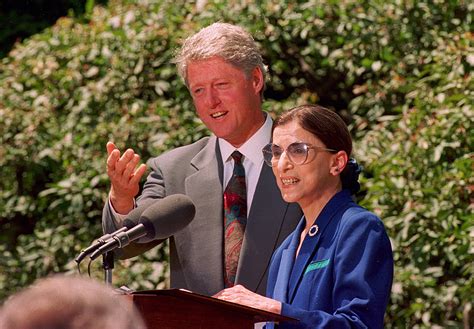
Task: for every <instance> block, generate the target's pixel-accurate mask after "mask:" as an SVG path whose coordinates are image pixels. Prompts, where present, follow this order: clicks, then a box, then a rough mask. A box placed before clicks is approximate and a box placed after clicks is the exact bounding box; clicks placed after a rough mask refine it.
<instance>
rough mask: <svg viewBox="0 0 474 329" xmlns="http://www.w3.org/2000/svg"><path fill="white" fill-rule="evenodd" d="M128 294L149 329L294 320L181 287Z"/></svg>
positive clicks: (235, 328)
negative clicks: (181, 288)
mask: <svg viewBox="0 0 474 329" xmlns="http://www.w3.org/2000/svg"><path fill="white" fill-rule="evenodd" d="M127 296H128V297H129V298H131V299H132V300H133V303H134V304H135V306H136V307H137V308H138V310H139V311H140V313H141V314H142V316H143V319H144V320H145V324H146V325H147V328H148V329H155V328H160V329H183V328H203V329H214V328H215V329H217V328H219V329H222V328H226V329H245V328H248V329H253V328H254V324H255V323H257V322H266V321H276V322H286V321H290V322H293V321H297V320H295V319H293V318H289V317H286V316H282V315H278V314H274V313H270V312H266V311H262V310H259V309H256V308H252V307H247V306H242V305H239V304H235V303H230V302H226V301H223V300H219V299H217V298H213V297H208V296H204V295H200V294H196V293H193V292H188V291H185V290H180V289H168V290H146V291H137V292H133V293H131V294H129V295H127Z"/></svg>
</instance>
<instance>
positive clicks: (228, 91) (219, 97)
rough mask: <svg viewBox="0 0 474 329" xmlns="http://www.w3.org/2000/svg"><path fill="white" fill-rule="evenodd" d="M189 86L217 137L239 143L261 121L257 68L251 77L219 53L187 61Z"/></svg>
mask: <svg viewBox="0 0 474 329" xmlns="http://www.w3.org/2000/svg"><path fill="white" fill-rule="evenodd" d="M187 78H188V87H189V91H190V92H191V96H192V97H193V101H194V106H195V108H196V111H197V114H198V115H199V117H200V118H201V120H202V121H203V122H204V124H205V125H206V126H207V127H208V128H209V129H210V130H211V131H212V132H213V133H214V134H215V135H216V136H217V137H219V138H223V139H225V140H226V141H228V142H229V143H231V144H232V145H234V146H235V147H239V146H240V145H242V144H243V143H244V142H245V141H246V140H247V139H249V138H250V137H251V136H252V135H253V134H254V133H255V132H256V131H257V130H258V129H259V128H260V127H261V126H262V124H263V120H264V117H263V113H262V111H261V99H260V91H261V90H262V88H263V75H262V72H261V70H260V69H259V68H256V69H254V70H253V72H252V74H251V76H250V77H248V78H247V77H246V75H245V74H244V73H243V72H242V71H241V70H239V69H237V68H236V67H234V66H233V65H231V64H228V63H226V62H225V61H224V60H223V59H222V58H220V57H212V58H209V59H205V60H199V61H192V62H189V64H188V68H187Z"/></svg>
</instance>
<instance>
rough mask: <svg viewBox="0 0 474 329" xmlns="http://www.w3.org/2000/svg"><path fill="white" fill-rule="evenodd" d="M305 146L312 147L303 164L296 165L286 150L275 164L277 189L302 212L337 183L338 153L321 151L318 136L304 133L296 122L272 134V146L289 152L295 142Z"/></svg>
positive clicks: (283, 126)
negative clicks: (336, 158)
mask: <svg viewBox="0 0 474 329" xmlns="http://www.w3.org/2000/svg"><path fill="white" fill-rule="evenodd" d="M296 142H298V143H301V142H303V143H306V144H308V145H310V146H312V147H316V148H310V149H309V150H308V158H307V160H306V162H305V163H303V164H300V165H298V164H293V163H292V162H291V161H290V160H289V158H288V155H287V152H286V151H285V152H284V153H283V154H281V157H280V159H279V161H278V162H277V163H276V165H274V166H273V167H272V168H273V173H274V174H275V177H276V180H277V184H278V187H279V188H280V191H281V194H282V197H283V199H284V200H285V201H286V202H297V203H298V204H299V205H300V206H301V207H302V208H303V209H304V208H305V206H309V205H310V204H311V203H312V202H314V201H315V200H316V199H319V197H321V196H323V195H325V193H328V191H329V190H330V191H331V192H333V189H331V188H332V187H333V186H334V184H337V181H336V180H335V179H338V177H337V178H336V176H335V175H334V174H332V173H334V172H335V166H336V163H335V162H336V161H335V157H336V155H335V154H332V153H330V152H327V151H324V150H321V149H320V148H326V147H327V146H326V145H324V144H323V143H322V142H321V141H320V140H319V139H318V138H317V137H316V136H314V135H313V134H312V133H310V132H309V131H306V130H304V129H303V128H302V127H301V126H300V125H299V124H298V123H297V122H296V121H293V122H289V123H287V124H285V125H282V126H278V127H276V128H275V130H274V131H273V144H275V145H278V146H279V147H281V149H283V150H286V149H287V147H288V145H290V144H292V143H296Z"/></svg>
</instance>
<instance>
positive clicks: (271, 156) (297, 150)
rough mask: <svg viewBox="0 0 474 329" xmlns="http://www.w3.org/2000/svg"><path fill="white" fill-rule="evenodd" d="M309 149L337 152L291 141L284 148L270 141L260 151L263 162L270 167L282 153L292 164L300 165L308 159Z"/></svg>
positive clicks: (278, 159)
mask: <svg viewBox="0 0 474 329" xmlns="http://www.w3.org/2000/svg"><path fill="white" fill-rule="evenodd" d="M310 149H313V150H314V151H315V152H318V151H319V152H331V153H335V152H337V151H336V150H333V149H328V148H324V147H320V146H311V145H310V144H307V143H303V142H297V143H291V144H290V145H288V147H287V148H286V150H284V149H283V148H281V147H280V146H278V145H276V144H272V143H270V144H267V145H265V147H264V148H263V149H262V152H263V159H264V160H265V163H266V164H267V165H269V166H270V167H274V166H276V165H277V164H278V161H280V158H281V156H282V155H283V153H286V156H287V157H288V159H289V160H290V162H291V163H292V164H295V165H302V164H304V163H306V161H307V160H308V153H309V150H310Z"/></svg>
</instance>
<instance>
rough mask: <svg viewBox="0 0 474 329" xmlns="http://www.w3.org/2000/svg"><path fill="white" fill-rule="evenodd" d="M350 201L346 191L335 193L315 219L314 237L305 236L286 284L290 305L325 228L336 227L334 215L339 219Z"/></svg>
mask: <svg viewBox="0 0 474 329" xmlns="http://www.w3.org/2000/svg"><path fill="white" fill-rule="evenodd" d="M350 201H351V199H350V194H349V192H348V191H347V190H343V191H341V192H339V193H337V194H336V195H335V196H334V197H333V198H332V199H331V200H330V201H329V202H328V203H327V204H326V206H325V207H324V208H323V210H322V211H321V213H320V214H319V216H318V218H317V219H315V221H314V224H316V225H318V232H317V233H316V234H315V235H314V236H309V234H308V235H306V237H305V239H304V241H303V245H302V246H301V249H300V252H299V254H298V257H297V258H296V261H295V264H294V267H293V271H292V273H291V276H290V281H289V284H288V296H289V302H290V303H291V302H292V301H293V299H294V297H295V295H296V291H297V290H298V286H299V285H300V283H301V280H302V278H303V276H304V272H305V270H306V268H307V266H308V265H309V263H310V262H311V261H312V260H313V259H314V256H315V253H316V251H317V248H318V245H319V244H320V242H321V240H322V239H323V238H324V233H325V231H326V228H327V227H328V226H329V225H330V224H331V225H337V222H338V220H337V218H334V217H335V215H336V214H339V217H340V216H341V215H342V214H343V213H344V210H345V209H346V208H347V207H348V206H349V202H350ZM300 232H301V231H300ZM298 239H299V236H298Z"/></svg>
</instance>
